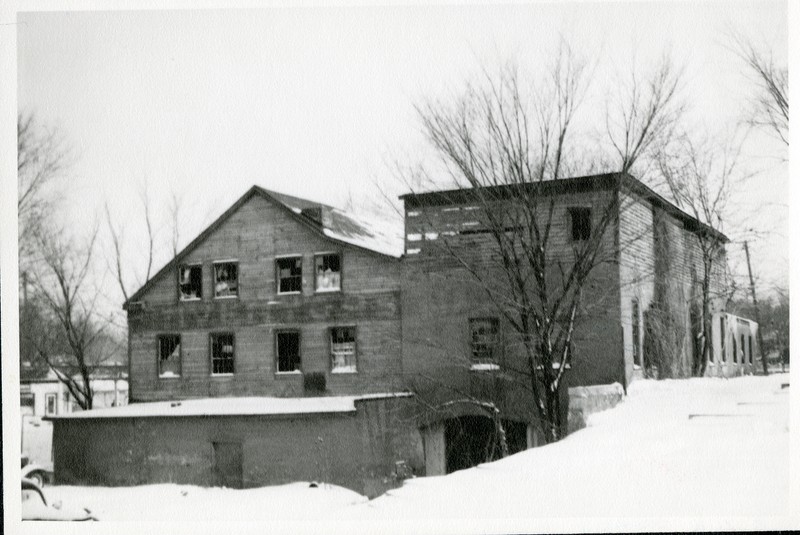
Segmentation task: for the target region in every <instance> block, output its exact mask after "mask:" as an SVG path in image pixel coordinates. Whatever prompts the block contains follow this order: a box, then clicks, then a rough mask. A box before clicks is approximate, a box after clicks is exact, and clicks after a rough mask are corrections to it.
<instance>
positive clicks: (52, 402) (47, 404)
mask: <svg viewBox="0 0 800 535" xmlns="http://www.w3.org/2000/svg"><path fill="white" fill-rule="evenodd" d="M57 401H58V400H57V399H56V395H55V394H47V395H45V397H44V413H45V414H47V415H51V414H55V413H56V402H57Z"/></svg>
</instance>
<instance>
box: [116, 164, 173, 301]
mask: <svg viewBox="0 0 800 535" xmlns="http://www.w3.org/2000/svg"><path fill="white" fill-rule="evenodd" d="M139 198H140V200H141V202H142V211H143V218H144V228H145V231H146V235H147V257H146V258H145V272H144V279H142V278H140V277H136V284H138V285H139V286H141V285H142V284H144V282H146V281H148V280H149V279H150V274H151V272H152V269H153V256H154V251H155V246H156V245H155V242H156V235H155V228H154V226H153V216H152V208H151V202H150V194H149V188H148V185H147V181H146V180H145V182H144V183H143V185H142V188H141V191H140V195H139ZM172 199H173V205H172V206H171V210H172V211H171V215H172V217H173V220H174V221H177V217H178V210H179V206H180V205H179V201H178V200H177V198H176V197H175V195H174V193H173V196H172ZM105 215H106V225H107V227H108V232H109V235H110V237H111V246H112V248H113V258H112V259H111V260H110V261H109V262H108V265H109V269H110V271H111V272H112V273H113V274H114V278H115V280H116V282H117V285H118V286H119V289H120V291H121V292H122V297H123V298H124V300H125V301H127V300H128V297H129V292H128V283H127V282H126V280H125V279H126V275H125V270H124V266H125V265H126V262H125V259H124V256H123V249H124V242H125V236H124V227H123V226H120V225H115V224H114V221H113V219H114V218H113V217H112V215H111V210H110V209H109V206H108V203H106V205H105ZM177 232H178V230H177V224H175V229H173V236H172V248H173V250H175V249H177V240H178V234H177ZM112 263H113V265H112Z"/></svg>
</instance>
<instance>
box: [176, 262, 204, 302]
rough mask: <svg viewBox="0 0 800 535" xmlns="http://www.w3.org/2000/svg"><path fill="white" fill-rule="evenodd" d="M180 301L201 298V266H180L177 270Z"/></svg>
mask: <svg viewBox="0 0 800 535" xmlns="http://www.w3.org/2000/svg"><path fill="white" fill-rule="evenodd" d="M178 279H179V286H180V291H181V301H192V300H195V299H202V297H203V266H200V265H197V266H181V268H180V269H179V270H178Z"/></svg>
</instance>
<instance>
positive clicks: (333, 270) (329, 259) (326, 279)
mask: <svg viewBox="0 0 800 535" xmlns="http://www.w3.org/2000/svg"><path fill="white" fill-rule="evenodd" d="M314 270H315V271H316V285H317V291H318V292H334V291H337V290H341V289H342V262H341V257H340V256H339V254H338V253H332V254H321V255H317V256H316V257H315V258H314Z"/></svg>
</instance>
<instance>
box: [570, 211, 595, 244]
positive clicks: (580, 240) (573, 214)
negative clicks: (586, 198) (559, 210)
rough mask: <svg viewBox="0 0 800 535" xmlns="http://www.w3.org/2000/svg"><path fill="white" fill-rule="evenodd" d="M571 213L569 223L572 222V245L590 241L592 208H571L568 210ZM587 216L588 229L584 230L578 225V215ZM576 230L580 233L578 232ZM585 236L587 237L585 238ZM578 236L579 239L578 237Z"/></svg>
mask: <svg viewBox="0 0 800 535" xmlns="http://www.w3.org/2000/svg"><path fill="white" fill-rule="evenodd" d="M568 211H569V221H570V241H571V242H572V243H583V242H586V241H589V240H590V239H591V238H592V208H591V207H590V206H571V207H570V208H568ZM578 214H580V215H585V216H586V217H587V220H586V222H587V223H588V227H586V228H585V229H582V230H581V228H580V227H578V226H576V225H577V223H578V220H577V219H576V215H578ZM576 229H578V231H577V232H576ZM583 234H585V236H583ZM576 235H577V237H576Z"/></svg>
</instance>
